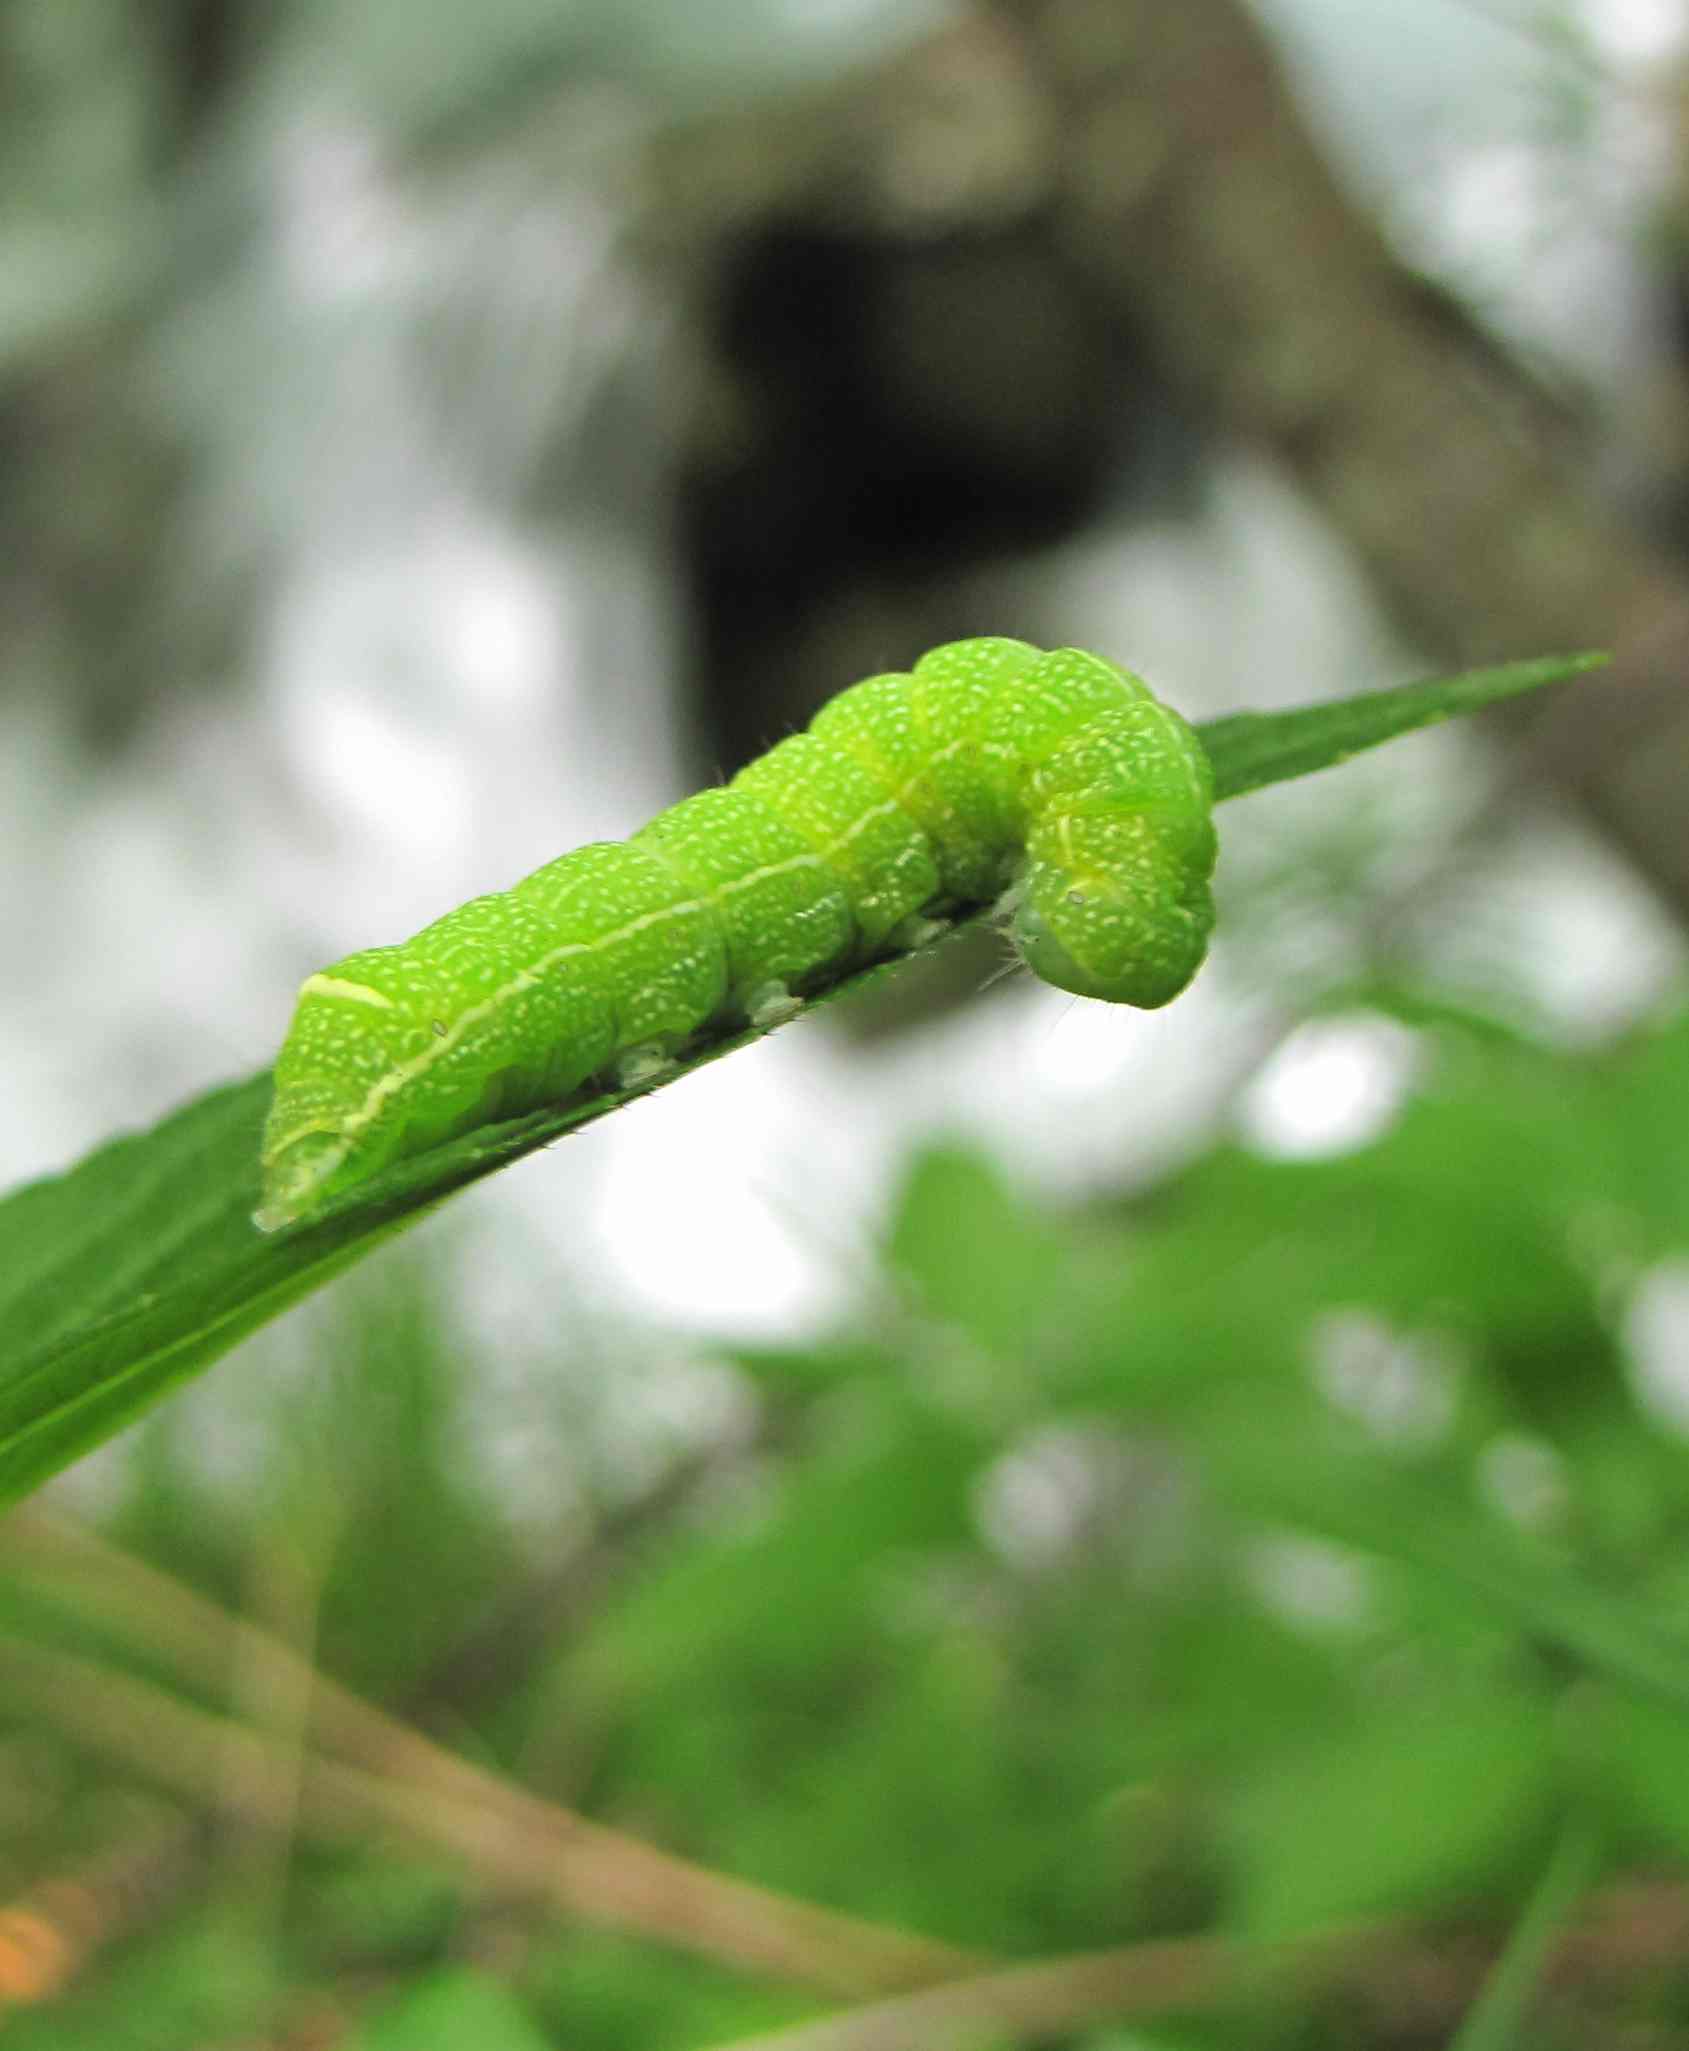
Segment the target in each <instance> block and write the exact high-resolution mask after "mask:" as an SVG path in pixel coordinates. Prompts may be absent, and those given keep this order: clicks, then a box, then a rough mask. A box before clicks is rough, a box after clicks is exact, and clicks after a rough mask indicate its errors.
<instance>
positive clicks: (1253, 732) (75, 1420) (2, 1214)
mask: <svg viewBox="0 0 1689 2051" xmlns="http://www.w3.org/2000/svg"><path fill="white" fill-rule="evenodd" d="M1604 659H1605V658H1604V657H1602V656H1600V655H1594V654H1581V655H1573V656H1565V657H1555V658H1545V659H1542V660H1539V661H1530V662H1521V663H1512V664H1507V665H1504V666H1502V667H1500V668H1497V669H1486V670H1475V671H1470V672H1467V673H1465V674H1463V675H1460V676H1455V677H1448V678H1441V679H1435V680H1432V681H1429V682H1424V683H1418V684H1409V685H1404V686H1402V687H1401V688H1399V689H1396V690H1389V691H1381V692H1371V693H1366V694H1363V695H1362V696H1360V697H1356V698H1350V699H1343V700H1339V701H1336V702H1334V703H1330V704H1325V705H1316V706H1310V707H1307V708H1304V709H1302V710H1299V711H1291V712H1284V713H1263V714H1253V713H1252V714H1245V715H1241V716H1239V717H1235V718H1230V719H1224V720H1220V721H1216V722H1214V723H1212V724H1210V725H1209V726H1208V727H1206V728H1204V729H1202V738H1203V742H1204V745H1205V746H1206V747H1207V748H1208V751H1209V754H1210V756H1211V758H1212V760H1213V764H1214V771H1215V782H1216V788H1217V791H1218V794H1219V795H1220V796H1221V797H1223V798H1224V797H1237V796H1241V795H1243V794H1244V793H1246V792H1249V791H1252V790H1258V789H1260V788H1262V787H1263V786H1264V785H1266V784H1269V783H1273V782H1277V781H1281V780H1284V779H1286V778H1289V777H1295V776H1304V775H1308V774H1310V773H1312V772H1313V771H1315V770H1318V769H1322V768H1326V767H1329V766H1331V765H1333V764H1335V763H1338V762H1341V761H1343V760H1346V759H1347V758H1348V757H1349V756H1351V755H1353V754H1355V753H1357V752H1358V751H1359V750H1361V749H1363V748H1367V747H1371V746H1375V745H1378V744H1379V743H1381V742H1383V741H1386V740H1390V739H1393V738H1395V737H1396V736H1397V735H1399V734H1404V733H1407V732H1409V731H1411V730H1412V729H1414V728H1416V727H1421V726H1429V725H1433V724H1435V723H1436V722H1438V721H1440V720H1443V719H1447V718H1451V717H1455V716H1458V715H1460V714H1463V713H1468V712H1472V711H1475V710H1477V709H1479V708H1480V707H1482V706H1484V705H1487V704H1491V703H1494V702H1496V701H1498V700H1501V699H1504V698H1509V697H1514V696H1517V695H1519V694H1520V693H1522V692H1525V691H1530V690H1534V689H1536V688H1538V687H1540V686H1542V685H1544V684H1551V683H1557V682H1563V681H1565V680H1566V679H1568V678H1570V677H1574V676H1578V675H1580V674H1582V673H1583V672H1585V671H1587V670H1590V669H1593V668H1596V667H1598V666H1599V665H1600V664H1601V662H1602V661H1603V660H1604ZM896 966H897V964H896V963H895V962H891V963H881V964H878V965H876V966H875V967H872V968H869V969H867V970H864V971H862V972H860V973H858V974H856V975H852V976H849V977H846V978H844V979H843V980H841V981H840V982H839V983H838V984H836V985H835V986H834V987H833V988H832V989H830V990H827V991H825V992H823V993H822V994H821V996H820V997H818V998H817V999H816V1000H815V1001H816V1002H817V1003H822V1002H829V1001H831V1000H832V999H833V998H836V997H839V996H842V995H844V994H845V993H846V992H848V991H850V990H853V989H856V988H859V987H861V986H862V985H863V984H865V983H866V982H868V981H870V980H871V979H873V978H875V977H877V976H880V975H883V974H886V973H888V972H889V971H891V970H893V969H895V968H896ZM759 1037H761V1034H760V1033H759V1032H757V1031H750V1032H744V1033H739V1034H737V1035H734V1036H732V1037H730V1038H727V1039H724V1040H721V1041H719V1042H716V1043H714V1044H711V1045H708V1046H705V1047H702V1048H700V1049H699V1050H697V1051H696V1052H695V1053H693V1054H691V1055H689V1056H687V1057H686V1058H685V1059H684V1060H682V1061H681V1062H680V1063H679V1064H678V1065H677V1067H676V1068H675V1069H674V1071H672V1073H671V1074H670V1075H668V1076H667V1077H665V1078H664V1079H663V1080H664V1083H665V1084H666V1083H667V1082H669V1081H674V1080H677V1079H678V1078H679V1077H680V1076H682V1075H685V1074H687V1073H689V1072H690V1071H691V1070H692V1069H695V1068H698V1067H701V1066H702V1065H703V1064H704V1063H705V1062H707V1061H712V1060H715V1059H717V1058H719V1057H720V1056H721V1055H722V1054H725V1053H728V1052H731V1051H732V1050H733V1049H735V1048H737V1047H740V1046H744V1045H747V1044H749V1043H750V1042H751V1041H752V1040H755V1039H757V1038H759ZM649 1087H651V1085H646V1086H645V1088H642V1089H637V1090H624V1091H619V1092H615V1093H611V1094H607V1095H604V1096H600V1097H595V1098H593V1099H591V1100H589V1101H586V1102H579V1103H574V1104H571V1105H568V1106H565V1107H560V1108H554V1109H547V1110H544V1111H540V1112H537V1113H533V1114H531V1115H529V1116H528V1117H525V1118H521V1119H516V1120H512V1121H510V1122H508V1123H505V1124H500V1125H491V1126H488V1127H485V1128H484V1129H482V1130H481V1131H478V1132H475V1133H472V1134H470V1135H468V1136H467V1137H465V1138H463V1139H459V1140H456V1141H454V1142H452V1143H451V1144H449V1145H447V1146H444V1147H440V1148H437V1149H436V1150H434V1151H433V1152H432V1153H429V1154H425V1155H423V1156H421V1157H419V1158H418V1159H415V1160H412V1161H409V1162H406V1163H404V1164H403V1165H402V1166H401V1167H400V1168H398V1169H395V1170H393V1171H391V1172H389V1173H388V1174H385V1175H383V1176H381V1177H379V1178H377V1179H376V1180H375V1181H373V1182H371V1183H369V1184H366V1185H364V1186H363V1187H361V1188H359V1189H358V1190H356V1191H354V1192H352V1193H351V1195H350V1196H349V1197H348V1198H347V1199H345V1200H344V1201H342V1202H341V1203H340V1204H339V1205H338V1206H332V1207H330V1208H329V1209H328V1210H327V1211H326V1212H325V1213H324V1214H323V1215H322V1216H321V1217H320V1218H318V1219H316V1220H313V1221H312V1222H310V1223H308V1224H306V1225H304V1226H301V1227H298V1228H295V1229H294V1230H292V1231H288V1232H284V1233H279V1234H276V1235H274V1236H273V1237H271V1238H269V1239H264V1238H261V1237H260V1235H259V1234H258V1233H257V1232H256V1231H255V1230H254V1228H253V1226H252V1224H251V1213H252V1209H253V1206H254V1203H255V1201H256V1195H257V1188H256V1181H257V1177H256V1170H257V1157H258V1136H259V1127H260V1124H261V1122H262V1118H263V1113H264V1109H265V1104H266V1099H267V1095H268V1077H267V1075H257V1076H254V1077H252V1078H250V1079H249V1080H248V1081H246V1082H242V1083H237V1084H233V1085H231V1086H228V1087H226V1088H222V1089H218V1090H214V1091H211V1092H210V1093H209V1094H207V1095H206V1096H204V1097H202V1098H200V1099H199V1100H198V1101H197V1102H195V1103H193V1104H190V1105H188V1106H187V1107H185V1108H184V1109H182V1110H180V1111H177V1112H175V1113H173V1114H172V1115H171V1116H169V1117H167V1118H165V1119H163V1120H161V1121H160V1123H159V1124H157V1125H155V1126H154V1127H153V1128H152V1129H151V1130H150V1131H147V1132H143V1133H138V1134H134V1135H132V1136H129V1137H127V1138H124V1139H120V1140H117V1141H115V1142H113V1143H112V1144H111V1145H109V1146H106V1147H103V1148H101V1149H100V1150H99V1151H97V1152H96V1153H94V1154H92V1155H90V1156H89V1157H88V1158H87V1159H85V1160H84V1161H83V1162H81V1163H80V1164H79V1165H78V1166H77V1167H75V1168H73V1169H71V1170H70V1171H69V1172H68V1173H67V1174H65V1175H63V1176H59V1177H55V1178H50V1179H48V1180H46V1181H42V1182H38V1183H35V1184H33V1185H30V1186H28V1187H26V1188H24V1189H22V1190H19V1191H18V1192H16V1193H15V1194H14V1195H12V1196H11V1197H9V1198H8V1199H6V1200H5V1201H4V1202H0V1502H4V1501H7V1500H10V1499H12V1498H14V1497H16V1496H18V1495H20V1494H22V1493H23V1492H24V1491H25V1490H27V1489H29V1488H32V1487H34V1486H35V1485H37V1484H38V1483H39V1482H41V1481H43V1480H45V1479H46V1478H47V1476H49V1475H50V1474H52V1473H54V1472H56V1471H57V1470H58V1469H59V1468H61V1467H63V1466H65V1465H66V1464H67V1463H68V1462H69V1461H71V1460H73V1459H75V1458H76V1457H77V1456H78V1455H79V1454H81V1453H83V1452H86V1451H87V1450H88V1449H89V1448H90V1447H92V1446H94V1445H96V1444H98V1443H99V1442H100V1441H101V1440H102V1439H104V1438H107V1437H109V1436H110V1435H111V1434H112V1433H113V1432H115V1431H117V1430H118V1429H120V1428H121V1427H122V1426H123V1425H125V1424H127V1423H128V1422H129V1421H130V1420H131V1419H132V1418H134V1417H135V1416H137V1415H138V1414H139V1413H140V1412H141V1411H142V1410H144V1409H145V1408H146V1407H147V1406H148V1405H149V1404H151V1403H153V1402H155V1401H156V1400H157V1399H158V1398H159V1397H160V1396H161V1395H163V1394H164V1393H165V1392H166V1391H167V1390H168V1389H169V1388H171V1387H172V1386H173V1385H174V1384H175V1383H177V1382H179V1381H181V1380H182V1379H184V1378H185V1377H186V1376H188V1375H191V1374H193V1373H195V1372H197V1371H198V1370H199V1369H200V1368H202V1367H205V1366H207V1365H208V1364H209V1363H210V1362H211V1361H213V1360H215V1359H217V1358H218V1357H219V1356H220V1355H221V1354H223V1353H225V1352H227V1351H228V1349H229V1348H230V1347H231V1346H233V1345H234V1344H235V1343H236V1342H237V1341H238V1340H239V1339H241V1338H243V1337H244V1336H245V1335H246V1334H247V1333H248V1332H250V1331H253V1330H254V1329H256V1328H257V1327H258V1326H259V1325H261V1324H263V1323H264V1322H266V1320H268V1319H269V1318H271V1317H273V1316H275V1315H276V1314H277V1313H278V1312H280V1311H282V1310H284V1309H286V1308H287V1307H288V1306H289V1305H290V1304H292V1303H294V1302H297V1301H298V1300H299V1299H300V1298H301V1297H303V1296H305V1295H307V1294H309V1293H310V1292H311V1291H312V1290H313V1289H316V1288H318V1287H319V1286H320V1285H321V1284H322V1283H324V1282H325V1281H327V1280H329V1279H330V1277H331V1276H333V1275H335V1274H337V1273H339V1272H340V1271H341V1270H342V1269H344V1268H347V1267H349V1266H351V1265H352V1264H353V1263H354V1262H356V1261H358V1260H360V1259H361V1258H363V1256H364V1255H365V1254H367V1253H370V1252H372V1251H373V1250H374V1249H375V1248H376V1247H377V1246H379V1245H380V1244H382V1242H383V1241H385V1240H387V1239H389V1238H391V1237H393V1236H394V1234H396V1233H398V1232H400V1231H402V1230H404V1228H405V1227H406V1226H407V1225H409V1224H412V1223H414V1222H415V1221H416V1220H417V1219H418V1218H420V1217H422V1216H423V1215H424V1214H425V1213H426V1212H427V1211H429V1210H430V1209H432V1208H433V1207H434V1206H435V1205H437V1204H439V1203H441V1202H443V1201H444V1200H445V1199H446V1198H447V1197H449V1196H451V1195H453V1194H455V1193H456V1192H457V1191H458V1190H460V1189H463V1188H465V1187H467V1186H468V1184H470V1183H471V1182H474V1181H477V1180H479V1178H480V1177H481V1176H483V1175H487V1174H490V1173H492V1172H493V1171H494V1170H495V1169H497V1168H500V1167H503V1166H504V1165H505V1164H506V1163H508V1162H510V1161H513V1160H516V1159H518V1158H520V1157H521V1156H522V1155H524V1154H527V1153H530V1152H532V1151H533V1150H534V1149H535V1148H537V1147H542V1146H545V1145H547V1144H549V1143H550V1142H551V1141H552V1140H555V1139H559V1138H561V1137H563V1136H564V1135H565V1134H566V1133H569V1132H572V1131H574V1130H576V1129H577V1128H579V1127H581V1126H583V1125H585V1124H588V1123H590V1122H591V1121H592V1120H594V1119H596V1118H599V1117H602V1116H603V1115H604V1113H605V1112H607V1111H611V1110H614V1109H616V1108H617V1107H618V1106H619V1105H621V1104H623V1103H625V1102H627V1101H629V1100H630V1098H632V1097H634V1096H638V1095H642V1094H644V1093H645V1089H648V1088H649Z"/></svg>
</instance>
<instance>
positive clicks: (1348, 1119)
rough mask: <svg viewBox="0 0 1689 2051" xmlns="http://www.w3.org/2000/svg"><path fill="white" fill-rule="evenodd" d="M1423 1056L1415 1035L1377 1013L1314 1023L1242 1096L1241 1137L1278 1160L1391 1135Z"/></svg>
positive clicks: (1345, 1149) (1315, 1155)
mask: <svg viewBox="0 0 1689 2051" xmlns="http://www.w3.org/2000/svg"><path fill="white" fill-rule="evenodd" d="M1422 1058H1423V1056H1422V1050H1421V1045H1420V1040H1419V1035H1418V1034H1416V1033H1415V1032H1413V1031H1412V1030H1411V1029H1410V1028H1409V1027H1407V1026H1404V1025H1402V1024H1401V1023H1400V1022H1399V1021H1398V1020H1396V1019H1393V1018H1385V1017H1384V1016H1382V1015H1381V1014H1380V1013H1377V1012H1368V1011H1355V1012H1345V1013H1342V1014H1340V1015H1338V1016H1335V1017H1332V1018H1322V1019H1316V1020H1314V1021H1312V1022H1311V1023H1310V1024H1308V1025H1305V1026H1301V1027H1299V1028H1298V1029H1297V1030H1296V1031H1295V1032H1293V1033H1292V1034H1291V1035H1290V1036H1289V1038H1288V1039H1286V1040H1285V1042H1284V1044H1283V1045H1282V1046H1281V1047H1279V1048H1278V1049H1277V1050H1276V1052H1275V1053H1274V1054H1273V1056H1272V1058H1271V1059H1270V1060H1269V1061H1268V1062H1267V1063H1266V1065H1265V1066H1264V1067H1263V1068H1262V1070H1261V1072H1260V1073H1259V1074H1258V1075H1257V1076H1256V1077H1255V1078H1254V1079H1253V1081H1252V1082H1251V1083H1250V1086H1249V1088H1248V1089H1247V1090H1246V1091H1245V1093H1244V1096H1243V1100H1242V1103H1241V1105H1240V1106H1239V1120H1240V1123H1241V1126H1242V1130H1243V1137H1244V1139H1245V1140H1246V1142H1247V1143H1248V1144H1249V1145H1250V1146H1252V1147H1254V1148H1255V1149H1256V1151H1257V1152H1258V1153H1262V1154H1266V1155H1267V1156H1269V1157H1270V1158H1272V1159H1275V1160H1317V1159H1320V1158H1322V1157H1324V1156H1328V1155H1333V1154H1344V1153H1351V1152H1353V1151H1354V1150H1355V1149H1356V1148H1358V1147H1363V1146H1366V1145H1368V1144H1369V1143H1370V1142H1371V1141H1373V1140H1376V1139H1378V1138H1380V1137H1381V1136H1382V1135H1383V1134H1384V1133H1385V1132H1387V1131H1388V1130H1389V1128H1390V1126H1391V1124H1392V1123H1393V1122H1394V1120H1395V1118H1396V1116H1397V1114H1398V1112H1399V1111H1400V1109H1401V1107H1402V1104H1403V1102H1404V1101H1405V1099H1406V1097H1407V1094H1408V1091H1409V1090H1410V1089H1411V1088H1412V1086H1413V1083H1414V1081H1415V1079H1416V1077H1417V1075H1418V1073H1419V1069H1420V1065H1421V1061H1422Z"/></svg>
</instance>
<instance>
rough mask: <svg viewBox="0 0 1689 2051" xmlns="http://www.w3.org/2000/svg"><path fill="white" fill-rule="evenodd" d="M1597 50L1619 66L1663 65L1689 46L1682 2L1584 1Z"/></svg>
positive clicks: (1590, 31)
mask: <svg viewBox="0 0 1689 2051" xmlns="http://www.w3.org/2000/svg"><path fill="white" fill-rule="evenodd" d="M1580 11H1581V13H1582V15H1583V19H1584V23H1585V25H1586V27H1587V28H1588V30H1589V33H1590V36H1591V38H1592V40H1593V41H1594V43H1595V44H1596V47H1597V48H1598V49H1599V50H1600V51H1601V52H1602V53H1603V55H1605V56H1606V57H1608V58H1610V59H1611V60H1612V61H1613V62H1614V63H1617V64H1634V65H1641V66H1648V65H1655V64H1661V63H1664V62H1665V61H1666V60H1667V59H1668V58H1671V57H1674V56H1676V55H1677V54H1678V53H1679V52H1681V51H1682V49H1683V48H1684V46H1685V44H1686V43H1689V20H1686V17H1685V9H1684V6H1683V0H1583V6H1582V8H1581V10H1580Z"/></svg>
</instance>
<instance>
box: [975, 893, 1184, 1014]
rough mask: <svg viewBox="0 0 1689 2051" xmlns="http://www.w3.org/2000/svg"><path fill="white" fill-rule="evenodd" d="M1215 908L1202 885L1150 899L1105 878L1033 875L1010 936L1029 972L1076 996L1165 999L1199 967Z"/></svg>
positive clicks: (1146, 1005)
mask: <svg viewBox="0 0 1689 2051" xmlns="http://www.w3.org/2000/svg"><path fill="white" fill-rule="evenodd" d="M1213 924H1214V912H1213V906H1212V903H1211V901H1210V898H1209V894H1208V889H1207V885H1206V883H1204V882H1202V881H1200V880H1197V881H1194V882H1189V883H1187V886H1186V887H1185V889H1183V890H1182V891H1181V892H1180V894H1179V895H1178V896H1177V897H1173V898H1170V899H1163V900H1162V901H1160V902H1156V901H1155V900H1154V899H1147V900H1146V898H1145V896H1144V894H1143V893H1142V892H1141V891H1140V890H1138V889H1136V888H1135V887H1134V886H1133V885H1132V884H1131V883H1123V882H1122V881H1121V880H1120V879H1118V878H1115V877H1110V876H1103V875H1096V876H1084V877H1073V876H1068V877H1060V878H1056V877H1043V878H1034V880H1033V882H1032V884H1031V886H1030V887H1029V888H1027V889H1026V890H1025V891H1024V893H1023V894H1022V895H1021V897H1020V900H1019V902H1018V904H1017V906H1016V908H1015V913H1014V918H1013V921H1012V922H1011V925H1010V928H1009V937H1010V939H1011V940H1012V941H1013V943H1014V947H1015V951H1016V953H1017V954H1019V956H1020V958H1021V960H1022V961H1024V962H1025V963H1026V965H1027V967H1028V968H1029V969H1031V971H1032V973H1033V974H1034V975H1035V976H1038V977H1039V978H1041V979H1042V980H1043V981H1044V982H1046V983H1053V984H1054V985H1055V986H1056V988H1057V989H1058V990H1071V991H1072V992H1073V994H1074V996H1076V997H1098V998H1101V999H1102V1000H1103V1001H1104V1002H1105V1003H1109V1004H1135V1005H1137V1006H1139V1007H1140V1008H1141V1009H1143V1010H1146V1011H1153V1010H1155V1009H1157V1008H1158V1007H1159V1006H1161V1005H1163V1004H1170V1003H1171V1002H1172V1001H1173V999H1174V998H1175V997H1177V996H1178V994H1179V992H1180V991H1181V990H1183V989H1184V987H1185V985H1186V984H1187V983H1188V982H1189V981H1190V979H1191V978H1192V976H1194V975H1195V974H1196V972H1197V970H1198V969H1199V968H1200V967H1201V966H1202V959H1203V956H1204V954H1205V953H1206V952H1207V947H1208V936H1209V933H1210V932H1211V931H1212V929H1213Z"/></svg>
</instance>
